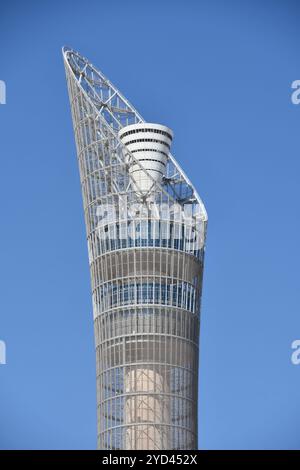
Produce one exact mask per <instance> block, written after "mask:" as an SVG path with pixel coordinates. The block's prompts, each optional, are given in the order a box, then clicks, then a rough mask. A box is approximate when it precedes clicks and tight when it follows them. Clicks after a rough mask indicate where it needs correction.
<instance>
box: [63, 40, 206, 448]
mask: <svg viewBox="0 0 300 470" xmlns="http://www.w3.org/2000/svg"><path fill="white" fill-rule="evenodd" d="M63 56H64V62H65V68H66V76H67V84H68V90H69V96H70V102H71V109H72V118H73V125H74V132H75V140H76V146H77V154H78V161H79V170H80V178H81V185H82V194H83V204H84V213H85V223H86V230H87V241H88V253H89V262H90V271H91V283H92V298H93V312H94V325H95V341H96V358H97V403H98V448H99V449H131V450H133V449H159V450H164V449H195V448H196V447H197V401H198V343H199V321H200V299H201V291H202V275H203V261H204V244H205V234H206V224H207V214H206V211H205V208H204V205H203V203H202V201H201V199H200V197H199V196H198V194H197V192H196V191H195V189H194V187H193V186H192V184H191V183H190V181H189V180H188V178H187V177H186V175H185V174H184V173H183V171H182V170H181V168H180V167H179V165H178V164H177V162H176V161H175V159H174V158H173V157H172V155H171V154H170V153H169V152H167V153H166V155H165V157H164V158H165V163H166V165H165V174H164V175H163V177H162V178H160V180H159V181H157V180H156V179H155V178H154V177H153V174H154V173H153V172H152V173H151V172H150V171H148V170H146V169H145V165H143V163H142V161H141V160H139V159H138V158H137V154H136V153H134V152H133V151H132V152H131V151H130V150H129V149H128V146H126V145H125V144H124V143H123V142H122V139H121V138H120V136H119V133H120V131H121V130H122V129H123V128H124V127H125V126H129V125H131V126H132V125H138V126H139V128H141V127H145V129H142V130H143V131H145V132H146V131H147V130H149V129H147V126H148V124H147V123H145V126H143V124H142V123H144V120H143V118H142V117H141V116H140V114H139V113H138V112H137V111H136V110H135V109H134V108H133V106H132V105H131V104H130V103H129V102H128V100H127V99H126V98H125V97H124V96H122V94H121V93H120V92H119V91H118V90H117V89H116V88H115V87H114V86H113V85H112V83H111V82H109V80H107V78H106V77H105V76H104V75H103V74H102V73H101V72H99V71H98V70H96V69H95V67H94V66H93V65H92V64H91V63H90V62H89V61H88V60H87V59H85V58H84V57H82V56H81V55H79V54H78V53H77V52H75V51H73V50H72V49H70V48H64V49H63ZM153 126H154V125H152V127H153ZM148 127H149V126H148ZM154 127H155V126H154ZM158 129H159V128H158ZM131 132H135V131H131ZM151 132H152V133H153V132H154V131H153V129H152V130H151ZM155 132H157V133H159V132H161V131H159V130H155ZM157 138H158V139H159V135H158V137H157ZM144 140H147V139H144ZM148 140H151V139H148ZM152 141H153V139H152ZM155 142H158V140H155ZM130 165H131V166H130ZM132 165H134V168H135V171H136V169H138V171H139V172H140V173H139V174H142V175H144V176H143V177H144V178H146V179H147V187H146V190H145V188H144V189H143V190H142V188H139V187H138V182H137V181H136V180H135V181H133V178H132V172H130V168H132Z"/></svg>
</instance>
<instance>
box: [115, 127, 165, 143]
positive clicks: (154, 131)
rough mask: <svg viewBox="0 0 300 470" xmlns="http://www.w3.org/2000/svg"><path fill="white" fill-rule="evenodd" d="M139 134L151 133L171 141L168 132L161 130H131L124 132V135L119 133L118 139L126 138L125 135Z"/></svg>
mask: <svg viewBox="0 0 300 470" xmlns="http://www.w3.org/2000/svg"><path fill="white" fill-rule="evenodd" d="M139 132H153V134H161V135H165V136H166V137H168V138H169V139H170V140H172V136H171V134H169V133H168V132H166V131H162V130H160V129H150V128H144V129H132V130H130V131H127V132H124V134H121V133H120V138H121V139H122V138H123V137H126V136H127V135H130V134H137V133H139Z"/></svg>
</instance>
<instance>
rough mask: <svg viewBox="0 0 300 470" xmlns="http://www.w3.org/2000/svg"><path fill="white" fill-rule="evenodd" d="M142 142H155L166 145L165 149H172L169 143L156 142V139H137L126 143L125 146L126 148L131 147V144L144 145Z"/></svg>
mask: <svg viewBox="0 0 300 470" xmlns="http://www.w3.org/2000/svg"><path fill="white" fill-rule="evenodd" d="M142 142H155V143H157V144H161V145H165V147H168V149H169V148H170V145H169V144H167V142H164V141H163V140H156V139H136V140H130V141H129V142H124V145H126V147H127V146H128V145H131V144H138V143H142Z"/></svg>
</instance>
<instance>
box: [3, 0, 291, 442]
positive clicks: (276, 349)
mask: <svg viewBox="0 0 300 470" xmlns="http://www.w3.org/2000/svg"><path fill="white" fill-rule="evenodd" d="M297 3H298V2H296V1H284V0H282V1H276V0H273V1H267V0H263V1H258V0H257V1H250V0H249V1H247V0H244V1H234V0H229V1H226V2H223V1H221V0H219V1H218V0H201V1H196V0H194V1H192V0H189V1H183V0H182V1H176V0H175V1H174V0H173V1H171V0H165V1H158V0H154V1H152V2H151V4H150V2H146V1H139V2H138V1H132V0H128V1H127V2H121V1H120V0H119V1H118V0H116V1H114V2H110V3H109V2H107V1H106V2H104V1H94V0H90V1H86V2H78V1H76V0H75V1H72V2H71V1H61V2H50V1H44V2H37V1H30V0H28V1H27V2H21V1H15V0H10V2H8V1H7V2H6V1H3V2H2V3H1V15H0V48H1V68H0V79H1V80H5V82H6V86H7V104H6V105H1V106H0V135H1V139H0V155H1V174H2V178H1V184H0V201H1V216H2V224H1V227H2V229H1V232H0V244H1V247H2V250H1V265H0V283H1V296H0V340H4V341H5V342H6V344H7V365H5V366H0V448H2V449H18V448H22V449H43V448H44V449H47V448H49V449H64V448H68V449H93V448H95V447H96V397H95V358H94V339H93V325H92V306H91V296H90V282H89V270H88V259H87V249H86V242H85V229H84V221H83V212H82V202H81V194H80V184H79V175H78V169H77V161H76V154H75V144H74V136H73V130H72V124H71V115H70V108H69V102H68V96H67V89H66V83H65V75H64V69H63V62H62V56H61V47H62V46H63V45H64V44H67V45H70V46H71V47H72V48H74V49H77V50H79V51H80V52H81V53H82V54H83V55H84V56H86V57H88V58H89V59H90V60H91V61H92V62H93V63H94V64H95V65H96V66H97V67H99V68H100V69H101V70H102V71H103V73H104V74H105V75H107V76H108V77H109V78H110V80H111V81H112V82H113V83H114V84H115V85H116V86H118V87H119V88H120V90H121V91H122V92H123V93H124V94H125V96H126V97H127V98H128V99H129V100H130V101H131V102H132V103H133V104H134V105H135V107H136V108H137V109H138V110H139V112H140V113H141V114H142V115H143V117H144V118H145V119H146V120H148V121H152V122H161V123H163V124H166V125H168V126H170V127H171V128H172V129H173V130H174V134H175V139H174V144H173V153H174V155H175V156H176V158H177V160H178V161H179V162H180V164H181V165H182V167H183V168H184V169H185V171H186V173H187V175H188V176H189V177H190V179H191V180H192V181H193V183H194V185H195V186H196V187H197V189H198V190H199V192H200V194H201V196H202V198H203V200H204V202H205V204H206V207H207V210H208V214H209V226H208V239H207V251H206V266H205V277H204V290H203V302H202V325H201V348H200V354H201V358H200V388H199V391H200V393H199V430H200V432H199V446H200V448H202V449H255V448H256V449H276V448H281V449H292V448H293V449H299V448H300V437H299V435H298V434H297V431H298V428H299V421H300V407H299V404H298V402H299V387H300V366H298V367H297V366H293V365H292V364H291V361H290V356H291V347H290V346H291V343H292V341H293V340H294V339H299V338H300V315H299V310H300V289H299V287H300V286H299V266H300V249H299V230H300V220H299V199H300V186H299V171H300V159H299V123H300V106H295V105H293V104H292V103H291V99H290V95H291V83H292V82H293V81H294V80H296V79H300V62H299V42H300V32H299V13H300V11H299V10H300V6H299V5H298V4H297Z"/></svg>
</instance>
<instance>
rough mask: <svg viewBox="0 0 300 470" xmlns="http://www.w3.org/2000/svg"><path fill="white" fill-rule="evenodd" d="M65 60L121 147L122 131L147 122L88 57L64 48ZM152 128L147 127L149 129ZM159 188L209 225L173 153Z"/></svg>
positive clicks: (69, 70)
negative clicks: (189, 206) (120, 137)
mask: <svg viewBox="0 0 300 470" xmlns="http://www.w3.org/2000/svg"><path fill="white" fill-rule="evenodd" d="M63 56H64V62H65V67H66V70H67V76H68V75H69V77H70V78H72V79H73V80H74V83H76V84H77V85H78V86H79V87H80V89H81V91H82V93H83V94H84V96H85V97H86V100H87V102H88V103H89V104H90V106H91V108H92V109H93V111H94V113H95V114H96V115H97V118H98V119H99V120H101V121H102V123H103V126H104V127H105V129H106V130H107V132H108V133H110V134H111V137H112V138H114V139H117V141H118V144H117V145H118V146H122V143H121V142H120V140H122V139H119V138H118V134H119V135H120V136H122V133H121V130H122V128H123V127H125V126H134V125H136V124H138V125H140V124H141V123H144V122H145V121H144V119H143V118H142V116H141V115H140V114H139V112H138V111H137V110H136V109H135V108H134V107H133V106H132V104H131V103H130V102H129V101H128V100H127V99H126V98H125V97H124V96H123V95H122V93H121V92H120V91H119V90H118V89H117V88H116V87H115V86H114V85H113V84H112V83H111V82H110V81H109V80H108V79H107V78H106V77H105V76H104V74H103V73H102V72H100V71H99V70H97V69H96V68H95V67H94V66H93V64H92V63H91V62H89V61H88V60H87V59H86V58H85V57H83V56H82V55H80V54H79V53H78V52H76V51H74V50H73V49H71V48H69V47H66V46H65V47H63ZM151 125H152V124H148V123H147V126H151ZM155 126H157V125H156V124H155ZM128 129H130V128H128ZM131 158H132V160H133V161H134V160H137V159H136V158H135V156H134V154H131ZM137 165H138V161H137ZM157 186H158V187H160V189H161V191H162V192H164V193H166V194H168V196H169V197H170V198H172V199H173V200H174V201H176V202H177V203H179V204H190V205H191V206H192V214H193V216H195V217H196V218H197V221H199V222H200V223H201V222H202V223H204V224H205V223H206V222H207V212H206V209H205V206H204V204H203V202H202V200H201V198H200V196H199V194H198V193H197V191H196V189H195V188H194V186H193V185H192V183H191V182H190V180H189V179H188V177H187V176H186V174H185V173H184V171H183V170H182V168H181V167H180V165H179V164H178V162H177V161H176V160H175V158H174V157H173V155H172V154H171V153H170V152H168V155H167V161H166V172H165V175H164V177H163V178H162V180H161V181H160V182H159V183H157ZM203 242H204V240H203Z"/></svg>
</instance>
